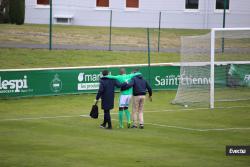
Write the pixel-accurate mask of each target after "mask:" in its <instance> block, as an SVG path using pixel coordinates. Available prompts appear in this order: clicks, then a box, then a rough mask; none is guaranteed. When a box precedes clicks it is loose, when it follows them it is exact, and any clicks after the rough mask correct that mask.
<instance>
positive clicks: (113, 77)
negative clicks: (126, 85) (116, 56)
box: [104, 75, 119, 80]
mask: <svg viewBox="0 0 250 167" xmlns="http://www.w3.org/2000/svg"><path fill="white" fill-rule="evenodd" d="M104 77H105V78H109V79H117V80H118V79H119V75H107V76H104Z"/></svg>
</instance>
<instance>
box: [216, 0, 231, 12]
mask: <svg viewBox="0 0 250 167" xmlns="http://www.w3.org/2000/svg"><path fill="white" fill-rule="evenodd" d="M224 1H225V0H216V8H215V9H224ZM226 1H227V2H226V3H227V4H226V9H227V10H228V9H229V2H230V1H229V0H226Z"/></svg>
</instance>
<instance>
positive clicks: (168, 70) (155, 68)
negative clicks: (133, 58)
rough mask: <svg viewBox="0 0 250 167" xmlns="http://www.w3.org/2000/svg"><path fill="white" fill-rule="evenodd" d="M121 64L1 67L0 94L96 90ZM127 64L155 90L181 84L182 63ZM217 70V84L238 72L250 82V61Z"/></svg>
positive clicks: (46, 94) (76, 92)
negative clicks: (106, 72)
mask: <svg viewBox="0 0 250 167" xmlns="http://www.w3.org/2000/svg"><path fill="white" fill-rule="evenodd" d="M119 68H120V66H106V67H79V68H57V69H29V70H1V71H0V98H9V97H27V96H49V95H62V94H81V93H95V92H97V90H98V88H99V78H100V77H101V71H102V70H103V69H108V70H109V71H110V73H111V74H112V75H117V74H118V73H119ZM125 68H126V71H127V73H131V72H132V71H133V69H134V68H139V69H140V72H141V73H142V75H143V76H144V78H145V79H146V80H147V81H148V82H149V83H150V85H151V86H152V89H153V90H176V89H177V88H178V85H179V79H180V67H179V66H176V65H166V64H154V65H152V66H151V67H150V70H149V69H148V66H147V65H133V66H125ZM216 70H220V71H222V72H223V73H225V74H224V75H222V76H223V77H220V78H215V84H217V85H222V86H226V85H227V84H228V82H231V81H232V82H235V80H233V79H232V78H235V76H236V77H237V80H239V81H238V82H240V84H243V83H244V84H249V83H250V74H249V73H250V70H249V65H248V66H244V65H241V66H240V65H237V66H234V67H231V66H228V65H227V66H219V67H216ZM230 70H231V71H230ZM232 70H234V71H232ZM149 71H150V75H149ZM229 71H230V72H231V73H232V74H230V77H229V79H230V81H229V79H228V73H229ZM222 72H220V73H222ZM149 76H150V78H149ZM215 77H216V75H215ZM239 78H240V79H239Z"/></svg>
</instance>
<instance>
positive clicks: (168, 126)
mask: <svg viewBox="0 0 250 167" xmlns="http://www.w3.org/2000/svg"><path fill="white" fill-rule="evenodd" d="M232 108H250V106H231V107H217V108H215V109H232ZM208 109H209V108H193V109H169V110H157V111H146V112H147V113H153V112H166V111H195V110H208ZM99 115H100V116H102V115H103V114H99ZM112 115H117V113H112ZM73 117H76V118H77V117H84V118H90V116H89V115H64V116H53V117H29V118H9V119H0V122H4V121H23V120H40V119H57V118H73ZM112 120H114V121H118V120H117V119H112ZM145 125H152V126H158V127H167V128H175V129H181V130H188V131H198V132H207V131H230V130H250V127H243V128H211V129H197V128H188V127H181V126H174V125H165V124H159V123H145Z"/></svg>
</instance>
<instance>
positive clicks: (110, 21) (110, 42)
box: [109, 10, 113, 51]
mask: <svg viewBox="0 0 250 167" xmlns="http://www.w3.org/2000/svg"><path fill="white" fill-rule="evenodd" d="M112 15H113V11H112V10H110V19H109V51H111V50H112V48H111V45H112Z"/></svg>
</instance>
